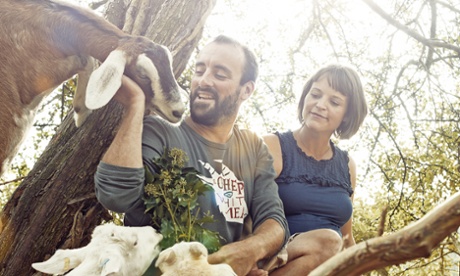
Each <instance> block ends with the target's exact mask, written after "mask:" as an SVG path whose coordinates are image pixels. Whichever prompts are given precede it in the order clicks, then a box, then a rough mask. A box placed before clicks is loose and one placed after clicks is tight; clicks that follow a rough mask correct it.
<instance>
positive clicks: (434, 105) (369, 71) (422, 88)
mask: <svg viewBox="0 0 460 276" xmlns="http://www.w3.org/2000/svg"><path fill="white" fill-rule="evenodd" d="M267 1H268V0H267ZM267 1H252V0H239V1H237V2H235V1H229V0H219V1H217V3H216V7H215V9H214V10H213V13H212V14H211V15H210V16H209V18H208V20H207V25H206V26H205V28H204V33H203V40H208V39H209V38H211V37H214V36H216V35H217V34H220V33H225V34H228V35H231V36H234V37H235V38H237V39H238V40H240V41H242V42H243V43H247V44H248V45H250V46H251V47H252V48H253V49H254V50H255V52H256V53H257V55H258V57H259V58H260V69H261V72H260V73H261V74H260V78H259V81H258V84H257V90H256V92H255V94H254V95H253V97H251V100H250V102H248V103H247V104H246V105H245V106H244V108H245V110H244V111H243V112H242V114H243V116H241V117H240V118H239V120H240V123H241V124H243V125H246V126H247V127H249V128H251V129H253V130H255V131H258V132H259V133H261V134H263V133H265V132H270V131H273V130H274V129H278V130H283V129H288V128H293V127H295V126H296V124H297V122H296V120H295V118H296V116H295V110H296V103H297V98H298V96H299V95H300V92H301V89H302V85H303V84H304V83H305V81H306V80H307V79H308V77H309V76H310V75H311V74H312V73H313V72H314V71H316V69H317V68H318V67H320V66H323V65H325V64H327V63H332V62H341V63H347V64H351V65H352V66H354V67H356V68H357V69H358V72H359V73H360V75H361V76H362V77H363V80H364V81H365V89H366V92H367V94H366V97H367V100H368V103H369V107H370V114H369V116H368V117H367V119H366V121H365V123H364V126H363V127H362V129H361V131H360V132H359V133H358V135H356V137H353V139H351V140H348V141H336V142H338V144H339V146H340V147H341V148H344V149H347V150H349V152H350V153H351V154H352V155H353V157H354V158H355V160H356V161H357V164H358V173H359V175H358V188H357V189H356V195H355V214H354V231H355V238H356V239H357V242H359V241H362V240H367V239H369V238H373V237H375V236H378V235H380V234H381V235H384V236H385V235H388V234H389V233H393V232H395V231H398V230H400V229H401V228H403V227H404V226H406V225H408V224H409V223H411V222H414V221H417V220H419V219H420V218H421V217H423V216H424V215H425V214H426V213H427V212H428V211H429V210H432V209H433V208H434V206H437V205H439V204H440V203H441V202H443V201H444V200H446V199H447V198H449V197H450V196H451V195H453V194H454V193H456V192H458V191H459V189H460V186H459V185H458V183H459V171H460V170H459V168H460V167H459V166H460V164H459V163H460V162H459V158H460V157H459V155H460V144H459V143H460V141H459V132H460V130H459V128H460V126H459V120H460V116H459V115H460V114H459V110H460V106H459V105H460V99H459V92H458V91H459V90H460V78H459V76H460V52H459V47H460V35H459V34H460V7H459V6H458V0H444V1H439V0H417V1H414V0H389V1H378V2H377V1H376V2H373V1H370V0H362V1H349V0H322V1H318V0H312V1H300V0H285V1H271V2H270V3H267ZM258 2H260V3H262V5H257V3H258ZM188 75H189V72H188V71H187V70H186V71H185V72H184V74H182V80H183V82H184V83H186V82H187V76H188ZM45 114H46V112H45ZM45 116H46V115H45ZM104 120H107V118H104ZM45 122H46V121H45ZM56 124H59V120H58V123H56ZM96 141H99V140H96ZM106 142H107V141H105V142H104V143H106ZM104 145H105V144H104ZM18 160H21V159H20V158H19V159H18ZM29 166H30V164H29V163H26V162H23V161H19V162H17V163H16V169H15V172H20V174H18V176H23V175H25V174H26V173H27V167H29ZM78 166H81V165H80V164H79V165H78ZM78 166H77V167H78ZM14 175H16V173H15V174H14ZM4 187H5V188H9V187H14V184H8V185H5V186H4ZM6 190H8V189H4V190H3V191H4V192H3V193H2V195H1V196H2V197H3V198H9V194H8V192H7V191H6ZM385 206H387V208H388V209H387V215H386V216H385V218H384V222H385V224H384V226H383V227H382V226H381V225H382V224H381V223H380V220H381V213H382V209H383V208H384V207H385ZM379 233H380V234H379ZM457 244H458V235H457V234H456V233H453V234H452V235H451V236H450V237H448V238H447V239H445V240H444V241H443V242H442V243H441V244H440V246H439V248H438V249H436V250H435V251H434V252H433V253H432V255H431V257H430V258H421V259H417V260H415V261H410V262H407V263H405V264H403V265H399V266H392V267H387V268H385V269H379V270H377V271H374V272H372V273H369V274H371V275H440V274H441V275H449V274H450V273H451V272H453V271H458V257H459V248H458V246H457ZM457 274H458V272H457ZM457 274H456V275H457Z"/></svg>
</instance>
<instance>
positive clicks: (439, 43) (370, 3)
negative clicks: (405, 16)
mask: <svg viewBox="0 0 460 276" xmlns="http://www.w3.org/2000/svg"><path fill="white" fill-rule="evenodd" d="M362 1H363V2H364V3H366V4H367V5H368V6H369V7H370V8H371V9H372V10H373V11H374V12H376V13H377V14H378V15H380V16H381V17H382V18H383V19H385V20H386V21H387V22H388V23H390V24H391V25H393V26H395V27H396V28H397V29H399V30H401V31H403V32H404V33H406V34H407V35H408V36H410V37H412V38H414V39H416V40H417V41H419V42H420V43H422V44H424V45H426V46H427V47H430V48H435V47H439V48H446V49H449V50H452V51H455V52H457V54H459V55H460V47H456V46H454V45H452V44H449V43H445V42H442V41H438V40H432V39H426V38H425V37H423V36H421V35H420V34H418V33H417V32H416V31H414V30H412V29H409V28H408V27H407V26H406V25H403V24H401V23H399V22H398V21H397V20H395V19H394V18H393V17H391V15H389V14H388V13H386V12H385V11H384V10H382V8H380V7H379V6H378V5H377V4H376V3H374V1H372V0H362Z"/></svg>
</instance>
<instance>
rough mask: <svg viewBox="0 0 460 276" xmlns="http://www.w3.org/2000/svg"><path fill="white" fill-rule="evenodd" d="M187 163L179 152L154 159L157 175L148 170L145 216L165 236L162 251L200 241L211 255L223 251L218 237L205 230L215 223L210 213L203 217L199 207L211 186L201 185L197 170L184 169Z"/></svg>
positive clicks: (168, 153) (146, 172)
mask: <svg viewBox="0 0 460 276" xmlns="http://www.w3.org/2000/svg"><path fill="white" fill-rule="evenodd" d="M187 159H188V157H187V155H186V154H185V152H184V151H182V150H180V149H177V148H172V149H170V150H168V149H165V150H164V152H163V155H162V156H160V157H159V158H156V159H154V170H155V172H153V173H152V172H151V171H150V170H149V169H148V168H147V167H146V170H145V176H146V177H145V178H146V185H145V195H144V203H145V206H146V212H147V213H149V214H150V215H151V216H152V225H153V227H155V228H156V229H159V231H160V233H161V234H162V235H163V240H162V241H161V243H160V246H161V247H162V248H163V249H164V248H168V247H171V246H173V245H174V244H175V243H178V242H180V241H199V242H201V243H203V244H204V245H205V246H206V248H207V249H208V251H209V252H210V253H212V252H215V251H217V250H218V249H219V247H220V241H219V234H218V233H217V232H214V231H211V230H208V229H206V228H204V227H203V225H204V224H205V223H210V222H213V221H214V219H213V217H212V215H210V214H209V213H204V214H201V213H200V207H199V203H198V197H199V196H202V195H203V194H204V193H205V192H206V191H210V190H212V186H210V185H207V184H204V183H203V181H201V179H200V178H199V176H198V171H197V170H195V169H194V168H191V167H185V164H186V163H187V161H188V160H187Z"/></svg>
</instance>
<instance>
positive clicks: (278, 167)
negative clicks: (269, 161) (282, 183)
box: [262, 134, 283, 178]
mask: <svg viewBox="0 0 460 276" xmlns="http://www.w3.org/2000/svg"><path fill="white" fill-rule="evenodd" d="M262 138H263V139H264V142H265V144H266V145H267V147H268V151H269V152H270V154H271V156H272V157H273V168H274V169H275V174H276V175H275V178H276V177H278V176H279V175H280V173H281V171H282V170H283V155H282V153H281V145H280V140H279V138H278V136H276V135H275V134H267V135H265V136H263V137H262Z"/></svg>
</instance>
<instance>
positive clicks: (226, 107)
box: [190, 87, 241, 126]
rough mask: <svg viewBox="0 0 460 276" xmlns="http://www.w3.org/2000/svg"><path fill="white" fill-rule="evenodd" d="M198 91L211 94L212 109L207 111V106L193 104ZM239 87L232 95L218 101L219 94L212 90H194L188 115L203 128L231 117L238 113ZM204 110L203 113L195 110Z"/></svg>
mask: <svg viewBox="0 0 460 276" xmlns="http://www.w3.org/2000/svg"><path fill="white" fill-rule="evenodd" d="M198 91H206V92H208V93H212V95H213V97H214V102H215V104H214V107H213V108H211V109H208V104H201V103H195V100H196V98H198ZM240 92H241V87H238V89H237V90H236V91H235V93H233V94H232V95H229V96H227V97H226V98H224V99H223V100H222V101H220V95H219V93H218V92H217V91H216V90H215V89H213V88H197V89H195V91H194V93H193V96H192V98H191V99H190V115H191V117H192V120H193V121H194V122H196V123H199V124H202V125H205V126H215V125H217V124H218V123H219V122H221V121H223V120H225V119H227V118H228V117H232V118H233V116H234V115H235V114H236V113H238V98H239V96H240ZM200 108H206V109H207V111H206V112H205V113H200V112H197V109H200Z"/></svg>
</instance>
